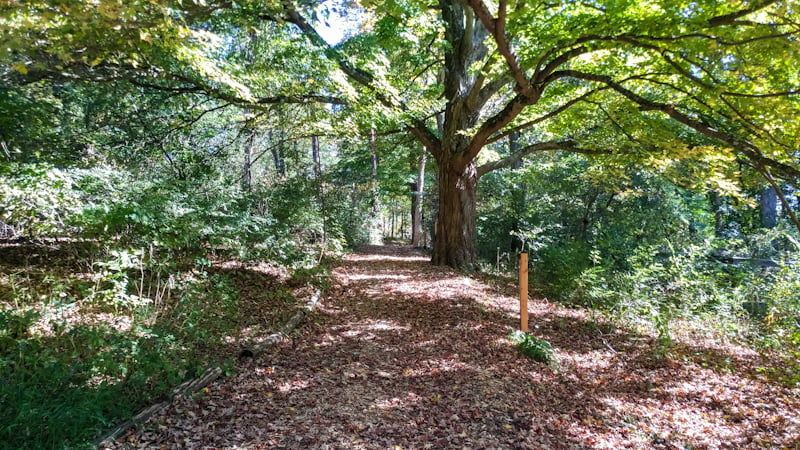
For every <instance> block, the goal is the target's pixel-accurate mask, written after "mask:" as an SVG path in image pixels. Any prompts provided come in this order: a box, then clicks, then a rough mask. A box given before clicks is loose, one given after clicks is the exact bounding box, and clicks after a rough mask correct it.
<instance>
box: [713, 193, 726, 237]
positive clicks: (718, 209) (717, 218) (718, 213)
mask: <svg viewBox="0 0 800 450" xmlns="http://www.w3.org/2000/svg"><path fill="white" fill-rule="evenodd" d="M711 210H712V211H713V212H714V236H716V237H718V238H719V237H722V232H723V231H724V230H725V221H724V220H723V219H724V218H723V215H722V196H721V195H719V192H717V191H713V192H711Z"/></svg>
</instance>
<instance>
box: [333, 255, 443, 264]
mask: <svg viewBox="0 0 800 450" xmlns="http://www.w3.org/2000/svg"><path fill="white" fill-rule="evenodd" d="M347 260H348V261H356V262H364V261H405V262H412V261H429V260H430V258H429V257H427V256H386V255H350V256H348V257H347Z"/></svg>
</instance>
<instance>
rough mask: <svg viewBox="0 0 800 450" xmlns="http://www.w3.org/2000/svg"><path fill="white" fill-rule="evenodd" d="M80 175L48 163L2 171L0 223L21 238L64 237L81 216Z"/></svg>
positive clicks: (17, 166)
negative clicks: (78, 183)
mask: <svg viewBox="0 0 800 450" xmlns="http://www.w3.org/2000/svg"><path fill="white" fill-rule="evenodd" d="M79 177H80V173H77V172H71V171H67V170H62V169H58V168H55V167H53V166H50V165H47V164H35V165H29V164H26V165H19V164H8V165H4V166H2V167H1V168H0V205H1V206H0V221H3V222H5V224H6V225H8V226H10V227H11V228H13V230H14V233H15V234H16V235H19V236H26V237H40V236H65V235H69V234H71V233H72V232H74V227H72V226H71V225H72V222H73V221H74V220H75V218H76V217H78V216H79V215H80V213H81V198H80V193H79V192H78V191H77V190H76V189H74V183H75V182H76V180H77V179H78V178H79Z"/></svg>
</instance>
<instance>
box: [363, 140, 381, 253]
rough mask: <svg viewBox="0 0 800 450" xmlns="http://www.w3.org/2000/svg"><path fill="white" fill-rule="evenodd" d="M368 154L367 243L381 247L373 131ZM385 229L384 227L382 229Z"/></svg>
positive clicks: (376, 165)
mask: <svg viewBox="0 0 800 450" xmlns="http://www.w3.org/2000/svg"><path fill="white" fill-rule="evenodd" d="M369 152H370V158H371V163H372V166H371V167H372V173H371V176H370V180H369V194H368V195H369V203H370V205H369V220H368V222H367V227H368V228H369V243H370V244H371V245H383V229H382V228H381V202H380V197H379V192H378V143H377V141H376V140H375V129H371V130H369ZM383 228H385V227H383Z"/></svg>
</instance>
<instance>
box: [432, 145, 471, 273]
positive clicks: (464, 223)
mask: <svg viewBox="0 0 800 450" xmlns="http://www.w3.org/2000/svg"><path fill="white" fill-rule="evenodd" d="M454 166H455V167H454ZM438 175H439V216H438V218H437V220H436V240H435V242H434V245H433V255H432V259H431V262H432V263H433V264H434V265H444V266H450V267H456V268H459V269H463V270H467V271H473V270H475V269H476V268H477V267H476V262H477V260H476V255H475V235H476V232H475V223H476V190H477V186H478V172H477V170H476V166H475V161H471V162H470V163H468V164H467V165H466V167H463V168H459V167H458V166H457V165H454V164H452V162H451V161H443V162H440V163H439V169H438Z"/></svg>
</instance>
